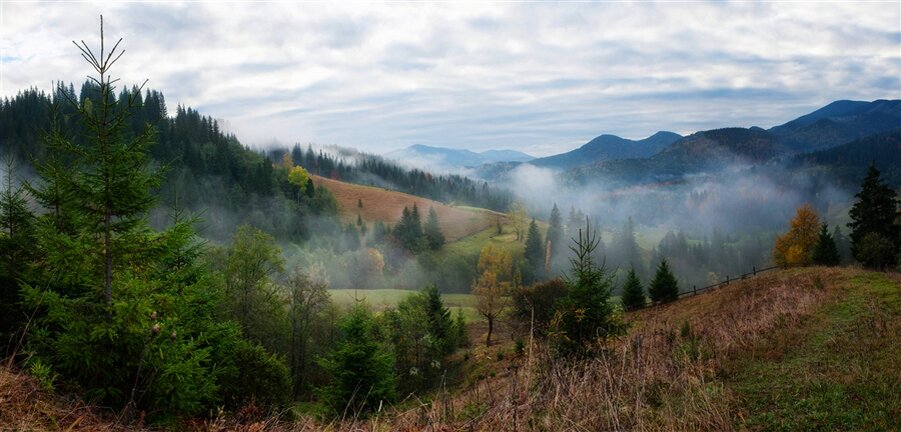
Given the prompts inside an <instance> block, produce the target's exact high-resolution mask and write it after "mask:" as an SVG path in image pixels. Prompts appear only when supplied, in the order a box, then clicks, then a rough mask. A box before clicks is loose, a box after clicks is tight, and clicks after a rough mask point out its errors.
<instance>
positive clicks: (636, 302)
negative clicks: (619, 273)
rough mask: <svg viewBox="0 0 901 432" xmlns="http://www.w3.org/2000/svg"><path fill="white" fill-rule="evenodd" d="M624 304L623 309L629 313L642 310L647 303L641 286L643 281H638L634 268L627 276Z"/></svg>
mask: <svg viewBox="0 0 901 432" xmlns="http://www.w3.org/2000/svg"><path fill="white" fill-rule="evenodd" d="M622 303H623V309H625V310H627V311H632V310H636V309H641V308H643V307H644V306H645V304H646V303H647V298H646V297H645V295H644V287H642V286H641V281H640V280H639V279H638V275H636V274H635V269H634V268H630V269H629V273H628V274H627V275H626V284H625V285H624V286H623V297H622Z"/></svg>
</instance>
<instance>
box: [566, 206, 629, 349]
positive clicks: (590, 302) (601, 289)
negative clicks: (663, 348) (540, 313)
mask: <svg viewBox="0 0 901 432" xmlns="http://www.w3.org/2000/svg"><path fill="white" fill-rule="evenodd" d="M573 241H574V242H575V244H574V245H572V246H570V250H571V251H572V253H573V257H572V258H570V271H569V273H568V274H567V275H565V276H564V278H563V283H564V284H565V285H566V287H567V291H568V292H567V294H566V296H565V297H563V298H562V299H560V301H559V303H558V305H557V313H556V315H555V316H554V319H553V321H552V323H551V328H552V330H551V336H552V337H553V339H554V342H555V344H554V345H555V348H556V352H557V354H558V355H561V356H569V355H577V356H581V355H590V354H592V353H593V352H595V350H596V348H598V344H603V343H604V342H605V341H606V340H607V338H609V337H612V336H616V335H618V334H620V333H622V331H623V326H622V323H621V322H620V321H619V320H618V319H617V318H616V317H615V315H614V313H613V312H614V311H613V305H612V304H611V303H610V292H611V290H612V288H613V282H612V279H611V276H610V275H608V274H607V272H606V270H605V269H604V267H602V266H599V265H598V264H597V263H596V262H595V261H594V259H593V256H592V253H593V252H594V249H595V248H596V247H597V245H598V238H597V232H596V231H592V230H591V224H589V223H587V222H586V225H585V230H584V231H582V230H581V229H580V230H579V232H578V236H577V238H574V239H573Z"/></svg>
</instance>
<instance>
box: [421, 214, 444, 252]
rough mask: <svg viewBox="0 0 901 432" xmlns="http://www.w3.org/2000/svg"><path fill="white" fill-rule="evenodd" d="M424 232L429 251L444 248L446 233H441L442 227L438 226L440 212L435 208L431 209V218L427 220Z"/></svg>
mask: <svg viewBox="0 0 901 432" xmlns="http://www.w3.org/2000/svg"><path fill="white" fill-rule="evenodd" d="M423 231H424V232H423V234H424V235H425V240H426V243H427V244H428V245H429V249H431V250H438V249H441V247H442V246H444V233H442V232H441V225H439V224H438V212H436V211H435V208H434V207H430V208H429V217H428V219H426V222H425V228H423Z"/></svg>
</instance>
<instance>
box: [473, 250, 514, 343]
mask: <svg viewBox="0 0 901 432" xmlns="http://www.w3.org/2000/svg"><path fill="white" fill-rule="evenodd" d="M477 270H478V271H479V277H478V279H476V281H475V283H473V285H472V293H473V295H475V296H476V310H477V311H478V312H479V314H480V315H482V316H483V317H485V320H487V321H488V336H487V337H486V338H485V345H486V346H488V345H490V344H491V334H492V333H493V332H494V323H495V321H496V320H497V318H498V317H499V316H500V315H501V314H502V313H503V312H504V310H505V309H506V308H507V306H508V304H509V301H510V298H509V295H510V293H511V292H512V290H513V288H514V287H515V286H517V285H518V283H519V281H518V277H517V275H515V274H514V273H513V258H512V257H511V256H510V253H509V252H507V251H506V250H504V249H501V248H498V247H495V246H494V245H492V244H490V243H489V244H487V245H485V247H483V248H482V251H481V252H480V253H479V264H478V267H477Z"/></svg>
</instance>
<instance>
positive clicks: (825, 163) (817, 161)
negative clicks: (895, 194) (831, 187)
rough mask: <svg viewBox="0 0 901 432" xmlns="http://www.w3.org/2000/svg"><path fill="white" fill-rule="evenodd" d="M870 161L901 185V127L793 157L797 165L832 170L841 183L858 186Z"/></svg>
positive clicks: (791, 163)
mask: <svg viewBox="0 0 901 432" xmlns="http://www.w3.org/2000/svg"><path fill="white" fill-rule="evenodd" d="M870 164H876V168H878V169H879V170H880V171H881V174H882V178H883V179H884V180H885V181H886V182H888V184H889V185H892V186H894V187H898V186H901V128H899V129H895V130H893V131H891V132H885V133H880V134H876V135H871V136H868V137H864V138H861V139H858V140H855V141H852V142H849V143H847V144H842V145H840V146H836V147H833V148H830V149H826V150H820V151H816V152H812V153H804V154H800V155H797V156H795V157H793V158H792V159H791V160H790V161H789V167H791V168H793V169H798V168H806V169H808V170H816V171H828V174H829V176H830V177H832V178H835V179H837V180H838V181H839V183H843V184H847V185H849V186H854V187H856V186H857V185H858V183H859V182H860V179H862V178H863V177H864V176H865V175H866V172H867V169H868V167H869V166H870Z"/></svg>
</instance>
